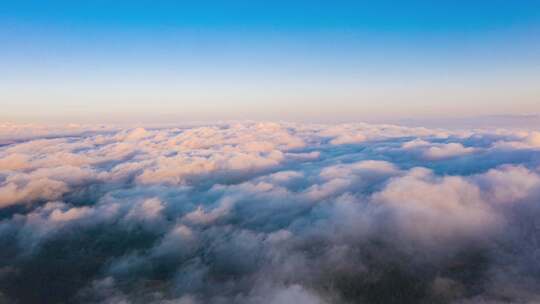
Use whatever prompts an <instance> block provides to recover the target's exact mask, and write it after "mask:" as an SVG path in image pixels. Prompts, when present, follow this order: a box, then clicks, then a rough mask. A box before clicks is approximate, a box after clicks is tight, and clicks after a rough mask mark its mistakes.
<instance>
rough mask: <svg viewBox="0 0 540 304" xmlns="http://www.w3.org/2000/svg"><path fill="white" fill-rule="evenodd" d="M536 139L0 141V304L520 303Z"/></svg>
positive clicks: (289, 126) (306, 130)
mask: <svg viewBox="0 0 540 304" xmlns="http://www.w3.org/2000/svg"><path fill="white" fill-rule="evenodd" d="M538 134H540V133H538V132H537V131H534V130H517V131H516V130H501V129H499V130H462V131H447V130H438V129H437V130H435V129H427V128H407V127H401V126H394V125H370V124H362V123H360V124H344V125H331V126H329V125H316V124H294V123H269V122H267V123H258V122H242V123H222V124H217V125H208V126H193V127H186V126H183V127H154V128H142V127H135V128H120V127H110V126H82V125H71V126H67V127H46V126H36V125H15V124H0V243H1V244H2V250H1V251H0V302H1V301H4V302H7V303H11V302H13V303H37V302H47V303H61V302H66V301H67V302H73V303H184V304H187V303H189V304H200V303H210V304H219V303H238V304H262V303H285V304H286V303H298V304H303V303H306V304H308V303H309V304H323V303H343V304H348V303H398V302H399V303H478V302H485V303H498V302H501V303H502V302H505V303H507V302H515V303H534V302H535V301H538V299H539V298H540V293H539V292H538V288H537V287H538V285H540V266H538V265H540V263H538V261H539V256H538V252H540V246H539V244H540V243H539V242H538V238H537V235H538V233H537V232H538V229H539V227H540V224H539V221H538V218H540V205H539V202H540V151H539V149H538V146H539V144H538V138H539V136H538ZM36 269H39V271H36Z"/></svg>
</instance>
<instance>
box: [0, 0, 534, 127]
mask: <svg viewBox="0 0 540 304" xmlns="http://www.w3.org/2000/svg"><path fill="white" fill-rule="evenodd" d="M0 45H1V46H2V47H0V71H1V73H0V105H1V108H2V110H1V111H0V120H2V121H12V122H40V123H42V122H43V123H65V122H85V123H86V122H107V123H108V122H116V123H124V122H128V123H136V122H144V123H165V122H166V123H179V122H192V121H217V120H282V121H302V122H304V121H306V122H348V121H367V122H395V121H399V122H406V123H409V124H422V125H425V124H427V123H428V122H431V123H433V124H437V123H440V122H443V121H444V122H448V123H449V124H457V125H461V124H465V123H471V122H478V121H484V122H489V123H493V124H500V123H505V124H516V123H517V124H530V123H533V122H535V123H538V125H540V122H539V121H540V119H539V118H538V116H537V115H538V114H540V100H539V99H540V86H539V85H538V83H540V2H539V1H502V0H492V1H474V2H471V1H420V0H414V1H303V0H301V1H294V2H293V1H279V0H278V1H190V2H188V1H114V2H111V1H6V2H4V3H3V4H2V7H0Z"/></svg>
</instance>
